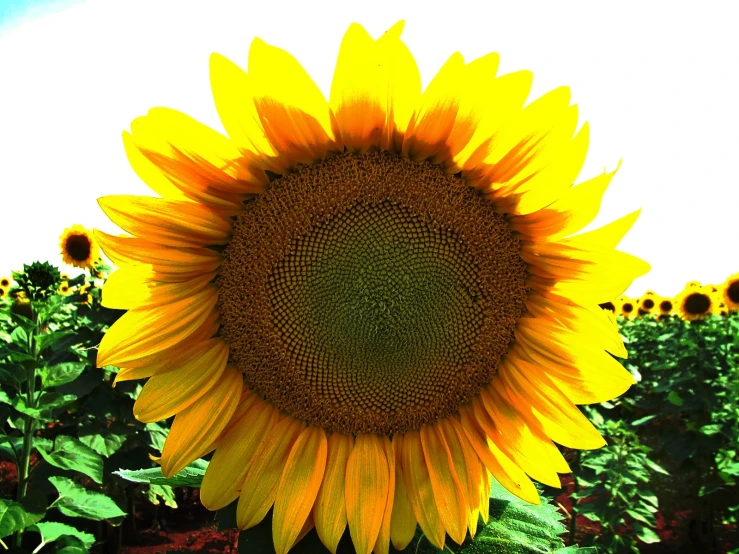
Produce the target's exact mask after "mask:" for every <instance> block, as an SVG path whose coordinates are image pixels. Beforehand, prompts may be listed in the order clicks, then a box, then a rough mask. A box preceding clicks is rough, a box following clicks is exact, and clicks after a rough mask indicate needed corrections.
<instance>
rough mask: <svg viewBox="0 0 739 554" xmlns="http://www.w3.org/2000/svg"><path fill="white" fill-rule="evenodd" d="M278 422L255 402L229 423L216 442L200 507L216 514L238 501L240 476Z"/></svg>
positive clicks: (270, 410)
mask: <svg viewBox="0 0 739 554" xmlns="http://www.w3.org/2000/svg"><path fill="white" fill-rule="evenodd" d="M278 418H279V411H278V410H276V409H274V408H272V406H270V405H269V404H266V403H264V402H262V401H257V402H255V403H254V404H253V405H252V406H251V408H250V409H249V410H247V411H246V413H245V414H244V415H242V416H241V418H239V419H237V420H236V421H235V422H232V423H230V428H229V429H228V430H227V431H226V432H225V434H223V435H221V438H219V440H218V448H216V451H215V453H214V454H213V457H212V458H211V460H210V464H208V469H207V470H206V471H205V476H204V477H203V482H202V484H201V486H200V487H201V488H200V501H201V502H202V503H203V506H205V507H206V508H208V509H209V510H211V511H215V510H220V509H221V508H223V507H224V506H227V505H228V504H230V503H231V502H233V501H234V500H235V499H236V498H238V496H239V489H240V488H241V483H242V481H243V480H244V475H245V474H246V472H247V471H248V470H249V468H250V467H251V464H252V463H253V461H254V458H255V456H256V455H257V453H258V452H259V451H260V449H261V447H262V444H263V443H264V442H265V441H266V440H267V439H268V437H270V436H272V435H273V430H274V428H275V426H276V425H277V420H278ZM280 470H281V468H280Z"/></svg>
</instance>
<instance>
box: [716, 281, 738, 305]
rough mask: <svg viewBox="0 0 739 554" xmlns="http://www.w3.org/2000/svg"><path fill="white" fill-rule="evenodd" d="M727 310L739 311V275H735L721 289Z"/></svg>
mask: <svg viewBox="0 0 739 554" xmlns="http://www.w3.org/2000/svg"><path fill="white" fill-rule="evenodd" d="M719 289H720V290H719V292H720V294H721V296H722V298H723V302H724V304H726V309H727V310H729V311H730V312H736V311H739V273H734V275H732V276H731V277H729V278H728V279H726V281H724V283H723V284H722V285H721V287H719Z"/></svg>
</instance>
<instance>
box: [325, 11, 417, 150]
mask: <svg viewBox="0 0 739 554" xmlns="http://www.w3.org/2000/svg"><path fill="white" fill-rule="evenodd" d="M402 29H403V22H402V21H401V22H399V23H397V24H396V25H394V26H393V28H392V29H390V30H389V31H388V32H387V33H385V34H384V35H383V36H382V37H380V38H379V39H378V40H376V41H375V40H373V39H372V38H371V37H370V36H369V34H368V33H367V31H365V30H364V28H363V27H362V26H361V25H359V24H357V23H352V24H351V25H350V26H349V29H348V30H347V32H346V34H345V35H344V39H343V40H342V42H341V49H340V50H339V59H338V61H337V63H336V70H335V72H334V78H333V82H332V84H331V102H330V106H331V110H332V111H333V113H334V115H335V122H334V128H335V134H336V136H337V137H341V140H342V141H343V143H344V146H346V147H347V148H348V149H350V150H355V151H359V152H364V151H366V150H367V149H368V148H370V147H375V148H380V149H383V150H387V149H390V148H392V147H393V144H394V143H395V142H398V138H399V137H398V135H399V133H401V132H402V131H404V130H405V128H406V127H407V125H408V121H409V119H410V116H411V113H412V111H413V108H414V107H415V103H416V101H417V99H418V98H419V97H420V91H421V79H420V75H419V73H418V68H417V67H416V64H415V60H414V59H413V56H412V55H411V53H410V51H409V50H408V48H407V47H406V46H405V44H403V42H402V41H401V40H400V34H401V32H402Z"/></svg>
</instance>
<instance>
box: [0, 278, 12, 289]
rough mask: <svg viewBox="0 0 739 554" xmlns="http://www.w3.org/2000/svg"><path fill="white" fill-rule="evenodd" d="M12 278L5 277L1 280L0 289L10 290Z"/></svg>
mask: <svg viewBox="0 0 739 554" xmlns="http://www.w3.org/2000/svg"><path fill="white" fill-rule="evenodd" d="M10 282H11V281H10V277H3V278H1V279H0V287H2V288H4V289H8V288H10Z"/></svg>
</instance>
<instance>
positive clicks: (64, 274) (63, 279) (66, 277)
mask: <svg viewBox="0 0 739 554" xmlns="http://www.w3.org/2000/svg"><path fill="white" fill-rule="evenodd" d="M59 277H60V278H61V280H62V281H69V275H68V274H66V273H62V274H61V275H60V276H59Z"/></svg>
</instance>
